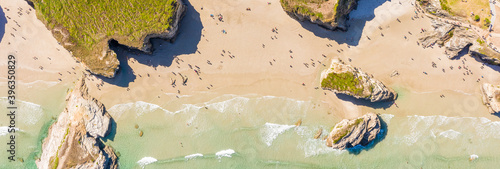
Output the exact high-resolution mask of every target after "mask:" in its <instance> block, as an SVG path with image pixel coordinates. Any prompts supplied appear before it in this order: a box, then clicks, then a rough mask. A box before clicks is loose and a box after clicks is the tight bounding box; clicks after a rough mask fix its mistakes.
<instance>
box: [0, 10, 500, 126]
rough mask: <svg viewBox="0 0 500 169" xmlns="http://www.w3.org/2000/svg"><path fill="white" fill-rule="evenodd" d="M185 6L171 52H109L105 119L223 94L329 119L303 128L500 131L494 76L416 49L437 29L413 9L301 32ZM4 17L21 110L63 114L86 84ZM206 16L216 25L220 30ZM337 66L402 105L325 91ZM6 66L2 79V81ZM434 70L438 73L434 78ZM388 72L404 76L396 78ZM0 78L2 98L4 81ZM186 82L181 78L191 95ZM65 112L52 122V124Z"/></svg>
mask: <svg viewBox="0 0 500 169" xmlns="http://www.w3.org/2000/svg"><path fill="white" fill-rule="evenodd" d="M268 2H270V4H268ZM365 2H366V3H365ZM185 3H187V5H188V8H187V13H186V15H185V17H184V19H183V20H182V21H181V26H180V32H179V35H178V37H177V38H176V40H175V42H174V43H169V42H166V41H163V40H154V41H153V45H154V48H155V51H154V52H153V54H152V55H146V54H134V53H129V52H127V51H126V50H125V49H124V48H120V47H117V48H115V50H116V52H117V54H118V57H119V60H120V64H121V66H120V70H119V73H118V74H117V75H116V77H115V78H114V79H107V78H103V77H99V76H94V75H90V76H88V78H89V80H88V81H87V82H89V83H90V84H91V85H90V87H91V88H90V92H91V95H93V96H94V97H95V98H97V99H98V100H100V101H101V102H102V103H103V104H104V105H105V106H106V107H107V108H111V107H113V106H114V105H119V104H124V103H134V102H138V101H143V102H147V103H152V104H156V105H160V106H162V105H169V106H170V107H163V106H162V108H163V109H165V110H168V111H175V110H178V109H180V108H181V105H182V104H198V103H204V102H208V101H210V100H212V99H214V98H218V97H221V96H226V95H236V96H274V97H284V98H291V99H295V100H300V101H308V102H311V104H312V105H315V106H316V105H317V106H319V107H322V109H325V110H328V111H322V112H321V113H322V114H319V113H317V114H314V117H310V118H311V119H315V120H317V119H324V121H327V120H333V119H335V120H338V119H342V118H354V117H358V116H360V115H362V114H365V113H367V112H376V113H382V114H393V115H395V116H400V117H402V116H412V115H421V116H431V115H443V116H448V117H456V116H458V117H484V118H487V119H490V120H495V121H496V120H498V117H497V116H494V115H491V114H489V113H488V111H487V109H486V107H485V106H484V105H483V104H482V103H481V93H480V85H481V84H482V83H492V84H496V83H498V82H499V81H500V76H499V73H500V67H498V66H490V65H484V64H483V63H481V62H479V61H478V60H476V59H475V58H472V57H471V56H469V55H464V56H461V57H459V58H458V59H455V60H449V59H448V58H447V56H446V55H445V54H444V48H439V47H437V46H435V47H431V48H423V47H422V46H419V45H418V44H417V40H418V38H419V35H420V34H421V29H427V30H430V29H432V28H431V26H430V19H429V18H427V17H425V16H424V15H423V14H422V13H418V14H417V16H418V17H415V9H414V6H413V3H414V2H413V1H410V0H402V1H380V0H378V1H373V2H367V0H360V2H359V6H358V10H356V11H353V12H352V13H351V20H349V22H348V23H349V24H350V28H349V30H348V31H347V32H332V31H328V30H325V29H323V28H320V27H318V26H316V25H313V24H311V23H307V22H298V21H296V20H294V19H292V18H291V17H289V16H288V15H287V14H286V13H285V12H284V11H283V10H282V7H281V6H280V3H279V1H278V0H270V1H268V0H266V1H264V0H255V1H245V0H237V1H233V0H218V1H203V0H190V1H189V2H185ZM0 7H1V8H2V10H3V11H4V12H5V17H8V18H6V21H7V22H6V24H5V33H4V35H3V38H2V39H1V41H0V56H2V58H6V56H7V55H9V54H13V55H15V56H16V57H17V58H18V62H19V63H18V65H19V67H18V68H17V70H18V71H17V77H18V79H17V80H18V83H19V84H18V85H19V94H18V97H19V100H23V101H28V102H32V103H36V104H39V105H45V104H49V103H47V102H48V101H47V100H48V99H51V95H52V93H57V94H55V95H56V101H57V102H59V101H60V103H58V104H60V105H58V106H55V107H57V108H55V109H56V110H57V109H61V110H60V111H62V108H63V107H64V95H65V94H66V91H67V89H68V88H72V85H73V83H74V82H75V81H76V80H77V78H79V77H81V75H82V74H84V73H86V72H85V71H84V68H83V67H82V66H81V65H80V64H79V63H76V61H75V59H73V58H72V56H71V54H70V53H69V52H68V51H66V50H65V49H64V48H63V47H62V46H60V45H59V44H58V42H57V41H56V40H55V39H54V38H53V37H52V35H51V32H50V31H49V30H47V29H46V28H45V26H44V25H43V23H42V22H41V21H39V20H38V19H37V18H36V16H35V11H34V9H32V8H31V7H30V6H29V5H27V4H26V3H25V2H24V1H22V0H8V1H0ZM21 8H22V9H21ZM246 8H251V11H247V10H245V9H246ZM7 9H8V10H7ZM497 11H498V10H497ZM19 13H22V15H20V14H19ZM211 14H213V15H214V16H218V15H219V14H221V15H222V16H223V21H219V20H218V19H217V18H216V17H214V18H213V17H211V16H210V15H211ZM0 17H2V15H0ZM0 20H2V18H0ZM398 20H399V21H398ZM497 20H498V18H497ZM0 23H1V22H0ZM0 26H3V25H0ZM273 30H275V31H273ZM0 33H1V32H0ZM11 34H12V35H11ZM332 58H340V59H342V60H344V61H345V62H346V63H348V64H351V65H353V66H355V67H359V68H361V69H362V70H363V71H364V72H367V73H369V74H373V76H374V77H375V78H376V79H378V80H380V81H382V82H383V83H384V84H385V85H386V86H388V87H391V88H394V89H395V90H396V91H397V92H398V94H399V98H398V99H397V100H396V101H395V103H396V104H397V105H395V104H391V103H383V104H372V103H368V102H363V101H357V100H355V99H352V98H350V97H347V96H343V95H336V94H334V93H332V92H330V91H327V90H322V89H321V88H320V74H321V72H322V71H323V70H324V69H327V68H328V65H330V61H331V59H332ZM2 60H3V61H4V62H1V63H0V70H6V69H7V68H6V67H7V65H6V61H5V59H2ZM433 62H434V63H436V65H437V68H433V67H432V63H433ZM306 64H307V65H306ZM42 67H43V69H42ZM459 67H461V68H460V69H459ZM465 68H467V70H465ZM195 70H196V71H195ZM394 71H397V72H398V73H399V75H398V76H394V77H391V74H392V73H393V72H394ZM1 72H2V73H1V74H0V82H1V83H0V88H2V89H1V90H2V91H3V90H5V89H6V83H4V82H6V81H7V75H6V71H1ZM424 72H425V73H426V74H424ZM59 73H61V74H59ZM86 74H88V73H86ZM181 76H185V77H187V82H186V85H183V78H182V77H181ZM478 79H479V82H478ZM174 80H175V85H172V84H173V81H174ZM318 87H319V89H318ZM45 89H46V90H45ZM40 91H45V92H40ZM5 93H6V92H2V94H0V97H5ZM441 95H444V96H445V97H440V96H441ZM52 101H54V100H52ZM60 111H59V112H57V111H55V112H52V113H51V114H50V115H51V116H57V114H58V113H60ZM112 115H113V114H112ZM306 121H307V119H306ZM3 123H6V121H2V120H0V126H4V125H5V124H3ZM288 123H289V124H293V123H294V121H289V122H288ZM332 124H333V123H332Z"/></svg>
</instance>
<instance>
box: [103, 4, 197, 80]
mask: <svg viewBox="0 0 500 169" xmlns="http://www.w3.org/2000/svg"><path fill="white" fill-rule="evenodd" d="M183 2H184V4H185V5H186V12H185V14H184V17H183V18H182V20H181V21H180V22H179V24H180V25H179V32H178V34H177V36H176V37H175V41H174V42H172V43H169V41H168V40H163V39H158V38H153V39H151V43H152V45H153V52H152V54H146V53H144V52H141V51H139V50H129V48H128V47H127V46H123V45H120V44H118V43H117V42H116V41H114V42H113V41H110V48H111V49H112V50H114V51H115V53H116V54H117V57H118V60H119V61H120V68H119V70H118V72H117V73H116V75H115V77H114V78H106V77H103V76H99V77H100V78H101V79H103V81H105V82H107V83H110V84H113V85H116V86H120V87H128V86H129V84H130V82H133V81H135V79H136V78H137V76H136V74H135V73H134V70H133V69H132V68H131V67H130V65H129V64H128V59H131V58H134V60H136V61H137V62H139V63H141V64H144V65H147V66H151V67H154V68H155V69H156V68H157V67H169V66H170V65H172V62H173V60H174V59H175V58H176V57H177V56H178V55H185V54H193V53H195V52H196V51H197V50H198V43H199V42H200V39H201V31H202V29H203V24H202V23H201V19H200V14H199V13H198V12H197V11H196V10H195V9H194V8H193V6H192V5H191V4H190V3H189V2H188V1H186V0H184V1H183Z"/></svg>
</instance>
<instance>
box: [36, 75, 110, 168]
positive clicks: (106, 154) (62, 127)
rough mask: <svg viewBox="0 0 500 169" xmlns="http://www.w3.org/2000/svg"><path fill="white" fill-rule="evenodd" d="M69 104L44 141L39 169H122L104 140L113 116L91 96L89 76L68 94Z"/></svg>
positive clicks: (38, 161)
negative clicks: (87, 80) (86, 81)
mask: <svg viewBox="0 0 500 169" xmlns="http://www.w3.org/2000/svg"><path fill="white" fill-rule="evenodd" d="M66 100H67V105H66V108H65V109H64V111H63V112H62V113H61V114H60V115H59V117H58V119H57V121H56V122H55V123H54V124H52V125H51V126H50V128H49V132H48V136H47V138H45V139H44V140H43V144H42V155H41V157H40V159H38V160H37V161H36V165H37V167H38V168H39V169H48V168H51V169H62V168H100V169H104V168H106V169H109V168H111V169H115V168H118V162H117V157H116V155H115V153H114V151H113V148H111V147H109V146H107V145H104V144H103V143H102V141H101V138H103V137H105V136H106V135H107V134H108V133H109V131H110V127H111V126H110V121H111V116H110V115H109V114H108V113H107V112H106V111H105V108H104V105H103V104H102V103H100V102H99V101H97V100H96V99H94V98H93V97H92V96H89V94H88V88H87V86H86V84H85V77H82V80H80V81H79V82H77V84H76V87H75V89H73V91H72V92H71V93H69V94H68V96H67V98H66Z"/></svg>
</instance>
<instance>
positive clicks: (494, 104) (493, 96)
mask: <svg viewBox="0 0 500 169" xmlns="http://www.w3.org/2000/svg"><path fill="white" fill-rule="evenodd" d="M481 91H482V93H483V102H484V104H485V105H486V106H487V107H488V109H489V111H490V113H500V85H492V84H488V83H484V84H483V86H481Z"/></svg>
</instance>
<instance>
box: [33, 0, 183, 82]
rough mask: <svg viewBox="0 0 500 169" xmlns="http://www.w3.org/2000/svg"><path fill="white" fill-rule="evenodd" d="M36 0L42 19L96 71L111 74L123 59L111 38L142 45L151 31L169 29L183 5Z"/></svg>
mask: <svg viewBox="0 0 500 169" xmlns="http://www.w3.org/2000/svg"><path fill="white" fill-rule="evenodd" d="M32 1H33V4H34V6H35V9H36V10H37V17H38V19H40V20H42V22H44V23H45V25H46V26H47V28H48V29H49V30H51V31H52V33H53V35H54V37H55V38H56V39H57V40H58V41H59V42H60V43H61V45H62V46H64V47H65V48H66V49H68V50H69V51H71V52H72V54H73V55H74V56H75V57H76V58H77V59H78V60H80V61H82V62H83V63H84V64H85V65H86V66H87V67H88V68H89V69H90V70H91V71H93V72H94V73H96V74H102V75H105V76H109V77H112V75H113V74H114V72H115V71H116V69H117V66H118V64H119V63H118V60H117V59H116V54H114V52H112V51H110V50H109V48H108V41H109V40H111V39H114V40H116V41H118V42H119V43H120V44H123V45H127V46H130V47H133V48H139V49H140V48H141V47H142V46H143V43H144V42H143V40H144V38H145V37H146V36H147V35H149V34H158V33H163V32H167V31H168V30H169V28H170V27H171V26H172V23H173V21H174V18H175V13H176V10H177V8H178V6H179V4H178V1H176V0H160V1H155V0H127V1H124V0H64V1H60V0H32ZM110 74H111V75H110Z"/></svg>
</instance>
